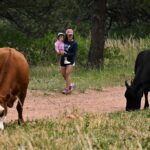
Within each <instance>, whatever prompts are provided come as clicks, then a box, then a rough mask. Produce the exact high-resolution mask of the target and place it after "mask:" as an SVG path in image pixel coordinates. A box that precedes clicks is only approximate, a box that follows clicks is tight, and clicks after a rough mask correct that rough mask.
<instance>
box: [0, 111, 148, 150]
mask: <svg viewBox="0 0 150 150" xmlns="http://www.w3.org/2000/svg"><path fill="white" fill-rule="evenodd" d="M75 115H76V116H78V117H76V119H73V120H72V119H68V118H67V117H65V116H64V117H61V118H58V119H54V120H50V119H49V120H48V119H47V120H37V121H32V122H26V124H25V125H24V126H18V125H17V124H16V123H9V124H7V126H6V129H5V131H3V132H2V131H1V136H0V149H12V150H13V149H37V150H38V149H39V150H40V149H52V150H60V149H64V150H67V149H69V150H80V149H81V150H92V149H95V150H99V149H103V150H112V149H115V150H117V149H118V150H120V149H122V150H127V149H128V150H141V149H150V111H149V110H145V111H135V112H117V113H108V114H107V113H106V114H101V115H93V114H83V115H81V114H78V115H77V114H75Z"/></svg>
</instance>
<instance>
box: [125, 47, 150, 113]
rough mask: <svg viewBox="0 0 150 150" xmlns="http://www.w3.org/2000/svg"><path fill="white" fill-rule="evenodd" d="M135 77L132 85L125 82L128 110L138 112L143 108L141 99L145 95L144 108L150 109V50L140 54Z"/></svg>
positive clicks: (137, 59)
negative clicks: (149, 100)
mask: <svg viewBox="0 0 150 150" xmlns="http://www.w3.org/2000/svg"><path fill="white" fill-rule="evenodd" d="M134 72H135V77H134V79H133V81H132V82H131V85H130V86H129V84H128V83H127V81H125V85H126V88H127V89H126V92H125V97H126V100H127V103H126V110H127V111H129V110H136V109H140V107H141V99H142V96H143V94H144V95H145V105H144V108H148V107H149V103H148V92H149V91H150V50H145V51H142V52H140V53H139V54H138V56H137V58H136V62H135V69H134Z"/></svg>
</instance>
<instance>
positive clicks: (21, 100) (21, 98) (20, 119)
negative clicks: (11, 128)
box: [16, 91, 26, 124]
mask: <svg viewBox="0 0 150 150" xmlns="http://www.w3.org/2000/svg"><path fill="white" fill-rule="evenodd" d="M18 97H19V100H18V103H17V107H16V108H17V111H18V124H22V123H24V120H23V115H22V112H23V105H24V100H25V97H26V91H24V92H22V93H21V94H20V95H19V96H18Z"/></svg>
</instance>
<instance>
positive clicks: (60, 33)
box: [57, 32, 65, 37]
mask: <svg viewBox="0 0 150 150" xmlns="http://www.w3.org/2000/svg"><path fill="white" fill-rule="evenodd" d="M60 35H63V36H64V35H65V34H64V33H62V32H59V33H58V34H57V36H58V37H59V36H60Z"/></svg>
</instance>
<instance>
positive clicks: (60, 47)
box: [55, 40, 64, 53]
mask: <svg viewBox="0 0 150 150" xmlns="http://www.w3.org/2000/svg"><path fill="white" fill-rule="evenodd" d="M55 51H56V52H57V53H59V52H60V51H64V42H62V41H59V40H57V41H56V42H55Z"/></svg>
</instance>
